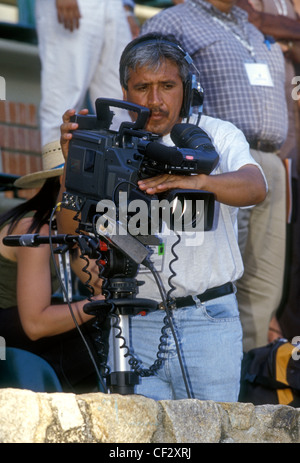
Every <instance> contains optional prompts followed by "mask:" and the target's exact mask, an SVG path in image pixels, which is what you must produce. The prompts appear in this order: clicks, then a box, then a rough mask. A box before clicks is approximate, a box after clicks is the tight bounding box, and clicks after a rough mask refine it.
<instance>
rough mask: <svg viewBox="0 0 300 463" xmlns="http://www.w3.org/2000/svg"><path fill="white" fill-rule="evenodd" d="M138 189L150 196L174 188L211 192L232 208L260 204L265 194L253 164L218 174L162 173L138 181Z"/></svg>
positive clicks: (261, 179)
mask: <svg viewBox="0 0 300 463" xmlns="http://www.w3.org/2000/svg"><path fill="white" fill-rule="evenodd" d="M138 186H139V188H140V189H141V190H142V191H144V192H145V193H147V194H150V195H153V194H156V193H163V192H164V191H168V190H172V189H175V188H180V189H189V190H204V191H210V192H211V193H214V194H215V197H216V200H217V201H219V202H220V203H224V204H227V205H229V206H234V207H245V206H253V205H255V204H259V203H260V202H262V201H263V200H264V199H265V197H266V194H267V186H266V183H265V180H264V178H263V176H262V174H261V172H260V170H259V169H258V167H257V166H255V165H252V164H247V165H245V166H243V167H241V168H240V169H239V170H237V171H235V172H227V173H224V174H217V175H205V174H199V175H169V174H161V175H157V176H156V177H152V178H147V179H144V180H140V181H139V182H138Z"/></svg>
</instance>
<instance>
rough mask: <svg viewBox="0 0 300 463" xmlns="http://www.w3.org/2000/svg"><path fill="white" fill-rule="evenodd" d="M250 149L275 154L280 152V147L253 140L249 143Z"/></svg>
mask: <svg viewBox="0 0 300 463" xmlns="http://www.w3.org/2000/svg"><path fill="white" fill-rule="evenodd" d="M249 145H250V148H251V149H253V150H257V151H264V152H265V153H274V152H276V151H278V147H277V146H276V145H275V144H274V143H270V142H268V141H264V140H251V141H249Z"/></svg>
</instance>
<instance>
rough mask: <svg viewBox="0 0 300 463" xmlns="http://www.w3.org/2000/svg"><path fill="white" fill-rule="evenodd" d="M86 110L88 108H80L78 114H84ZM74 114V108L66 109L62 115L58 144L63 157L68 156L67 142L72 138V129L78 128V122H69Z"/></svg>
mask: <svg viewBox="0 0 300 463" xmlns="http://www.w3.org/2000/svg"><path fill="white" fill-rule="evenodd" d="M88 112H89V111H88V109H82V110H81V111H79V112H78V114H83V115H86V114H88ZM75 114H76V110H75V109H68V110H67V111H66V112H65V113H64V115H63V117H62V120H63V123H62V124H61V126H60V144H61V149H62V153H63V155H64V158H65V159H67V157H68V151H69V143H70V140H71V138H72V131H73V130H76V129H78V124H77V123H76V122H71V117H72V116H74V115H75Z"/></svg>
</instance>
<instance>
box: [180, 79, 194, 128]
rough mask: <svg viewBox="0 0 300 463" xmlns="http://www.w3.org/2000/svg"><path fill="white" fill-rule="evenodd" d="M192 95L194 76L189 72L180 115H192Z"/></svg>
mask: <svg viewBox="0 0 300 463" xmlns="http://www.w3.org/2000/svg"><path fill="white" fill-rule="evenodd" d="M192 95H193V76H192V74H189V75H188V77H187V79H186V81H185V82H184V84H183V100H182V106H181V111H180V117H182V118H184V119H185V118H187V117H189V115H190V109H191V106H192Z"/></svg>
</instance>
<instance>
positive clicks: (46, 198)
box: [0, 177, 60, 233]
mask: <svg viewBox="0 0 300 463" xmlns="http://www.w3.org/2000/svg"><path fill="white" fill-rule="evenodd" d="M59 189H60V182H59V177H53V178H49V179H47V180H46V181H45V183H44V185H43V186H42V187H41V189H40V190H39V191H38V193H37V194H36V195H35V196H33V197H32V198H31V199H29V200H28V201H25V202H24V203H21V204H19V205H18V206H16V207H14V208H13V209H10V210H9V211H7V212H4V213H3V214H1V215H0V227H1V226H2V225H3V224H4V223H6V222H9V228H8V233H11V232H12V231H13V229H14V228H15V226H16V225H17V223H18V221H19V220H20V219H22V218H23V217H24V216H25V215H27V214H29V213H30V212H34V214H33V217H32V218H33V220H32V224H31V225H30V227H29V228H28V230H27V233H33V232H35V233H37V232H39V231H40V229H41V227H42V226H43V225H44V224H45V223H47V222H48V221H49V218H50V216H51V212H52V210H53V208H54V206H55V204H56V200H57V195H58V192H59Z"/></svg>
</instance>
